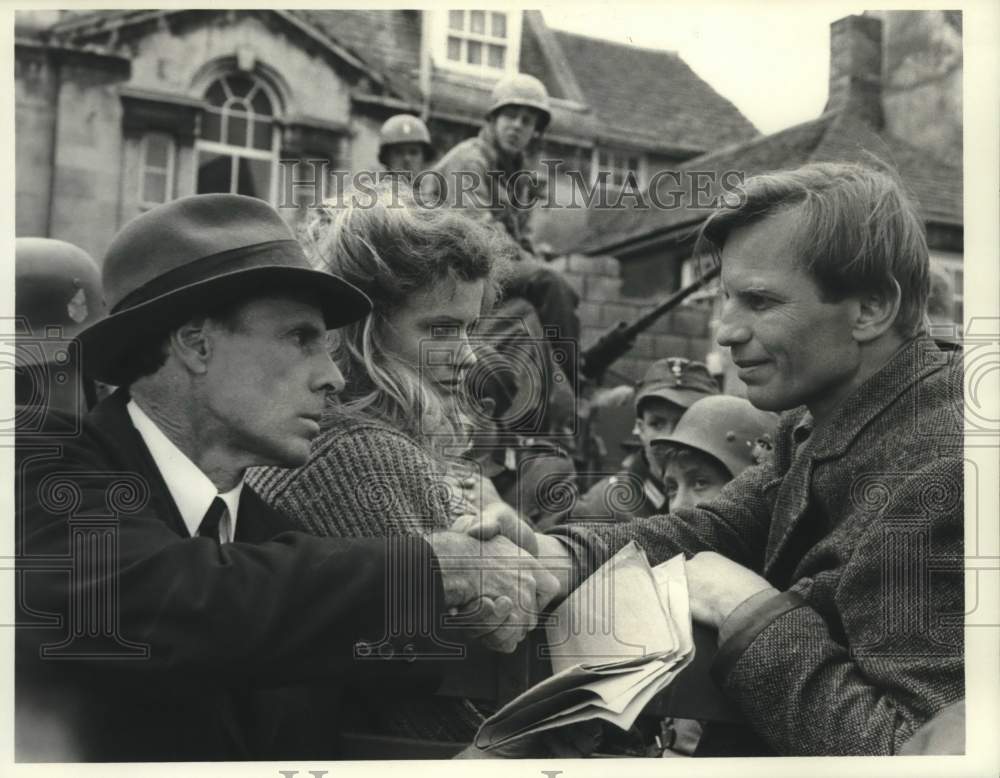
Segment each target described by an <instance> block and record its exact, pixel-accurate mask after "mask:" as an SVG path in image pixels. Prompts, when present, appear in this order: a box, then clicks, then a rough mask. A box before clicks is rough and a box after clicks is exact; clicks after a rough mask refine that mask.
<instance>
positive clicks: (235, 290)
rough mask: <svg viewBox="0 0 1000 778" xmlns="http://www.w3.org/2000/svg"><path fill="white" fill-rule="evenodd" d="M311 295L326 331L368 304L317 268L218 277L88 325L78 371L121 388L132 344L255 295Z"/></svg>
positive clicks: (354, 316)
mask: <svg viewBox="0 0 1000 778" xmlns="http://www.w3.org/2000/svg"><path fill="white" fill-rule="evenodd" d="M286 291H287V292H301V291H306V292H312V293H313V294H315V296H316V301H317V303H318V304H319V306H320V308H321V310H322V312H323V319H324V321H325V322H326V326H327V328H328V329H336V328H337V327H343V326H344V325H345V324H350V323H352V322H355V321H358V320H359V319H362V318H364V317H365V316H366V315H367V314H368V313H369V312H370V311H371V309H372V303H371V300H370V299H369V298H368V296H367V295H366V294H365V293H364V292H362V291H361V290H360V289H358V288H357V287H355V286H353V285H352V284H350V283H348V282H347V281H345V280H344V279H342V278H339V277H338V276H335V275H332V274H330V273H327V272H324V271H321V270H312V269H310V268H302V267H289V266H287V265H273V266H267V265H265V266H257V267H252V268H244V269H241V270H235V271H232V272H230V273H223V274H220V275H218V276H215V277H213V278H210V279H206V280H204V281H199V282H197V283H192V284H189V285H187V286H183V287H181V288H179V289H176V290H172V291H171V292H169V293H166V294H163V295H160V296H159V297H155V298H153V299H151V300H147V301H145V302H142V303H140V304H138V305H135V306H132V307H130V308H127V309H126V310H123V311H120V312H118V313H113V314H110V315H109V316H107V317H105V318H103V319H101V320H100V321H98V322H96V323H94V324H92V325H91V326H90V327H88V328H87V329H85V330H84V331H83V332H81V333H80V335H79V340H80V343H81V346H82V349H83V353H82V355H81V358H82V363H83V370H84V373H85V374H86V375H87V376H89V377H91V378H95V379H97V380H99V381H104V382H105V383H109V384H114V385H121V384H122V383H123V381H124V380H125V379H126V375H125V374H124V373H123V371H121V369H120V368H119V363H120V362H121V360H122V358H123V357H124V356H125V355H126V354H127V353H128V352H129V351H130V350H131V349H133V348H135V346H136V345H137V344H140V343H142V342H143V341H145V340H148V339H149V338H152V337H158V336H160V335H165V334H166V333H168V332H169V331H170V330H171V329H172V328H173V327H176V326H179V325H180V324H182V323H183V322H184V321H186V320H187V319H190V318H191V317H193V316H197V315H199V313H207V312H209V311H212V310H217V309H218V308H219V307H221V306H224V305H227V304H230V303H236V302H238V301H239V300H241V299H250V298H252V297H258V296H260V295H268V294H270V295H280V294H281V293H282V292H286Z"/></svg>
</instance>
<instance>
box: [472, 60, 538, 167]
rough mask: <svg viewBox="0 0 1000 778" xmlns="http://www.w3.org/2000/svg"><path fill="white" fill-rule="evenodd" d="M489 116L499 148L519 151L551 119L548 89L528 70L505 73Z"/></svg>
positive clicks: (495, 91) (493, 99) (494, 91)
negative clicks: (509, 74)
mask: <svg viewBox="0 0 1000 778" xmlns="http://www.w3.org/2000/svg"><path fill="white" fill-rule="evenodd" d="M486 118H487V120H488V121H489V122H490V124H491V125H492V127H493V134H494V136H495V138H496V142H497V143H498V144H499V145H500V148H502V149H503V150H504V151H505V152H506V153H507V154H511V155H514V154H520V153H522V152H523V151H524V150H525V149H526V148H527V146H528V144H529V143H530V142H531V139H532V138H533V137H534V136H535V135H536V134H539V135H540V134H541V133H543V132H545V128H546V127H548V125H549V121H550V120H551V119H552V110H551V107H550V105H549V93H548V91H547V90H546V89H545V85H544V84H543V83H542V82H541V81H539V80H538V79H537V78H535V77H534V76H529V75H528V74H527V73H516V74H514V75H511V76H506V77H504V78H501V79H500V80H499V81H498V82H497V83H496V85H495V86H494V87H493V92H492V93H491V94H490V103H489V108H488V109H487V111H486Z"/></svg>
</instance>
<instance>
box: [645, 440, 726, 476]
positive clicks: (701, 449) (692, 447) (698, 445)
mask: <svg viewBox="0 0 1000 778" xmlns="http://www.w3.org/2000/svg"><path fill="white" fill-rule="evenodd" d="M649 443H650V445H653V444H656V443H660V444H666V445H670V446H676V447H677V448H681V449H687V450H689V451H695V452H697V453H699V454H702V455H704V456H707V457H709V458H710V459H713V460H715V461H716V462H718V463H719V464H720V465H722V467H723V468H725V469H726V470H727V471H728V472H729V476H730V478H734V477H735V476H736V473H738V472H740V470H741V469H742V468H740V467H738V466H737V467H736V469H735V470H734V469H733V468H734V466H736V465H737V463H736V462H735V461H734V460H733V458H732V457H731V456H728V455H727V454H726V452H720V451H713V450H712V449H710V448H707V447H706V446H705V444H704V443H702V442H701V441H698V440H695V439H694V438H689V437H687V436H685V435H673V434H670V435H664V436H662V437H655V438H653V439H652V440H650V441H649Z"/></svg>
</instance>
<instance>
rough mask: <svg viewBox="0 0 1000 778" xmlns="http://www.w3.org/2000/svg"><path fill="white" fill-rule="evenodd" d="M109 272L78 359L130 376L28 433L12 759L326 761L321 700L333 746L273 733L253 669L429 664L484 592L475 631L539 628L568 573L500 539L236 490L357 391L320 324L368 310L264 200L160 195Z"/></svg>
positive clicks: (404, 669) (312, 672) (403, 674)
mask: <svg viewBox="0 0 1000 778" xmlns="http://www.w3.org/2000/svg"><path fill="white" fill-rule="evenodd" d="M102 280H103V289H104V296H105V299H106V303H107V308H108V311H109V313H108V315H107V316H105V317H104V318H102V319H100V320H99V321H97V322H96V323H94V324H92V325H91V326H90V327H88V328H87V329H86V330H84V331H83V332H82V333H81V334H80V336H79V340H80V345H81V351H82V362H83V365H84V369H85V371H86V372H88V373H89V374H90V375H91V376H92V377H94V378H96V379H99V380H102V381H106V382H108V383H111V384H115V385H117V386H119V387H120V388H119V390H118V391H117V392H115V393H114V394H113V395H111V396H110V397H108V398H107V399H106V400H104V401H103V402H101V403H100V404H98V406H97V407H96V408H95V409H94V410H93V411H92V412H91V413H89V414H88V415H87V416H86V417H85V418H84V419H83V422H82V425H81V427H80V431H79V433H78V434H75V435H73V436H68V437H63V438H51V437H44V436H42V437H38V434H39V432H40V431H39V430H30V431H26V433H27V432H30V433H33V434H31V435H29V434H24V435H21V436H19V438H18V441H17V453H18V474H19V477H18V483H19V485H20V488H19V489H18V498H17V502H18V510H17V526H18V533H17V541H18V552H19V556H18V568H19V572H18V583H19V599H18V602H19V604H20V611H19V614H18V630H17V676H16V680H17V729H16V738H17V758H18V759H19V760H22V761H34V760H45V761H164V760H184V761H202V760H214V759H254V758H264V757H271V758H277V757H289V758H291V757H296V756H298V757H302V758H305V757H309V756H327V757H335V756H336V755H337V745H336V743H337V722H336V721H335V720H334V721H333V722H332V723H331V722H330V718H329V717H327V718H326V719H324V721H326V722H327V723H328V725H329V726H331V727H332V728H331V729H329V730H327V731H326V732H325V733H324V735H325V740H326V742H325V744H324V745H325V746H326V750H324V752H323V753H322V754H317V753H314V752H305V751H303V750H302V749H303V748H304V746H303V745H302V741H301V740H300V741H296V742H295V743H292V741H281V742H280V743H275V742H272V741H270V740H269V739H268V737H267V736H266V734H265V732H272V733H273V732H274V731H275V728H274V724H273V722H271V721H265V720H263V719H261V718H259V717H258V706H256V705H255V704H254V703H253V701H254V699H255V697H254V695H256V693H257V687H258V686H260V685H269V686H282V685H287V684H290V683H294V682H297V681H302V680H310V681H319V680H325V679H342V678H344V677H346V676H348V675H349V676H350V678H351V681H352V682H353V683H355V684H361V685H362V686H363V687H364V686H366V685H367V686H368V687H369V688H370V687H371V686H372V684H374V683H376V682H383V683H384V682H386V681H387V680H390V681H392V682H396V683H398V682H399V681H401V680H403V679H404V678H407V677H412V676H417V675H421V676H424V675H427V674H429V673H431V672H432V671H430V670H429V668H430V667H432V666H433V664H434V663H433V662H414V661H413V660H416V659H423V658H427V657H435V656H441V655H442V654H446V653H447V649H448V647H449V645H450V646H451V647H452V648H454V640H452V641H451V642H450V643H449V642H447V641H446V640H444V639H443V638H442V637H441V636H439V635H438V634H437V627H438V623H437V621H438V619H437V617H440V616H441V615H443V614H444V613H445V612H446V611H447V610H454V609H459V610H463V609H465V610H470V611H471V610H472V604H473V603H475V605H476V608H477V610H476V612H475V620H476V622H477V624H478V631H477V632H475V633H474V634H482V633H485V632H487V631H495V632H500V633H509V634H510V635H512V636H514V637H515V639H516V638H518V637H521V636H523V632H524V630H525V629H528V628H530V627H532V626H533V625H534V623H535V618H536V616H535V608H536V607H544V605H545V603H546V602H547V600H548V599H549V598H550V597H551V594H549V593H548V592H550V591H552V590H553V589H554V588H555V586H554V584H555V582H554V581H553V580H552V579H551V576H549V575H548V574H547V573H544V572H542V570H541V568H540V566H538V565H537V564H535V563H534V562H533V561H532V560H526V561H523V562H522V560H520V559H511V558H509V557H510V556H515V555H516V554H517V550H516V548H515V547H514V546H513V544H510V543H508V542H507V541H504V543H503V544H492V545H488V544H483V545H480V544H479V543H478V542H477V541H474V540H472V539H471V538H468V537H465V536H462V535H459V534H457V533H448V532H442V533H436V534H434V535H431V536H428V537H427V538H426V539H422V538H409V539H407V538H392V539H390V540H389V541H388V542H387V541H386V540H383V539H378V540H369V539H337V538H316V537H312V536H307V535H303V534H300V533H297V532H292V531H290V528H291V526H292V525H291V523H290V522H289V521H288V520H287V519H285V518H284V517H282V516H280V515H279V514H277V513H275V512H274V511H273V510H272V509H270V508H268V507H266V506H265V505H264V503H263V502H262V501H261V500H260V499H259V498H258V496H257V495H256V494H255V493H254V492H253V491H252V490H251V489H250V488H249V487H245V486H244V473H245V471H246V469H247V468H248V467H250V466H252V465H264V464H270V465H284V466H297V465H301V464H303V463H304V462H305V461H306V458H307V455H308V453H309V447H310V442H311V440H312V439H313V438H314V437H315V436H316V435H317V433H318V432H319V417H320V413H321V411H322V410H323V407H324V402H325V400H326V398H327V395H329V394H331V393H335V392H336V391H338V390H339V389H340V388H341V387H342V386H343V377H342V376H341V375H340V373H339V371H338V370H337V368H336V367H335V365H334V363H333V362H332V360H331V358H330V355H329V350H328V344H327V333H328V330H329V329H332V328H336V327H339V326H342V325H344V324H346V323H348V322H351V321H355V320H357V319H358V318H360V317H362V316H363V315H365V314H366V313H367V312H368V311H369V309H370V301H369V300H368V299H367V297H365V295H364V294H362V293H361V292H360V291H358V290H357V289H356V288H354V287H353V286H351V285H350V284H348V283H346V282H345V281H343V280H342V279H340V278H338V277H336V276H333V275H330V274H328V273H325V272H320V271H316V270H314V269H312V268H311V267H310V266H309V263H308V262H307V260H306V257H305V255H304V253H303V251H302V248H301V247H300V246H299V244H298V242H297V241H295V239H294V238H293V236H292V234H291V232H290V231H289V229H288V227H287V226H286V225H285V223H284V222H283V221H282V219H281V217H280V216H279V215H278V214H277V212H275V211H274V210H273V209H271V208H270V207H269V206H268V205H267V204H265V203H264V202H262V201H260V200H256V199H253V198H249V197H242V196H238V195H229V194H210V195H197V196H193V197H187V198H182V199H180V200H176V201H174V202H171V203H168V204H166V205H163V206H160V207H158V208H155V209H153V210H151V211H149V212H147V213H145V214H143V215H142V216H140V217H138V218H137V219H135V220H134V221H132V222H131V223H129V224H128V225H126V226H125V228H124V229H122V230H121V232H120V233H119V234H118V235H117V236H116V237H115V239H114V240H113V242H112V244H111V247H110V249H109V251H108V254H107V257H106V259H105V261H104V266H103V279H102ZM504 554H507V555H508V558H506V559H499V558H498V557H502V556H503V555H504ZM518 567H519V568H520V571H519V570H518V569H516V568H518ZM532 569H534V570H537V571H538V572H539V578H538V582H537V585H536V580H535V577H534V575H533V574H532V573H531V570H532ZM536 598H537V599H536ZM400 612H401V613H404V614H407V615H408V616H410V617H412V618H410V619H409V621H412V622H413V623H412V624H410V625H409V626H408V627H407V628H405V629H404V628H403V627H401V626H399V625H400V620H399V619H398V618H390V615H391V614H396V613H400ZM445 634H447V633H445ZM452 637H453V638H454V635H452ZM401 659H403V660H409V661H405V662H399V661H393V660H401ZM325 703H326V704H327V705H329V706H330V707H334V708H335V698H332V697H331V698H326V699H325ZM264 727H268V728H269V729H267V730H265V729H264ZM279 748H280V750H278V749H279Z"/></svg>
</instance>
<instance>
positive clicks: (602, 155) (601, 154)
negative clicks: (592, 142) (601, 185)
mask: <svg viewBox="0 0 1000 778" xmlns="http://www.w3.org/2000/svg"><path fill="white" fill-rule="evenodd" d="M597 166H598V167H599V168H601V170H606V169H607V167H608V152H606V151H598V152H597Z"/></svg>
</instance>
